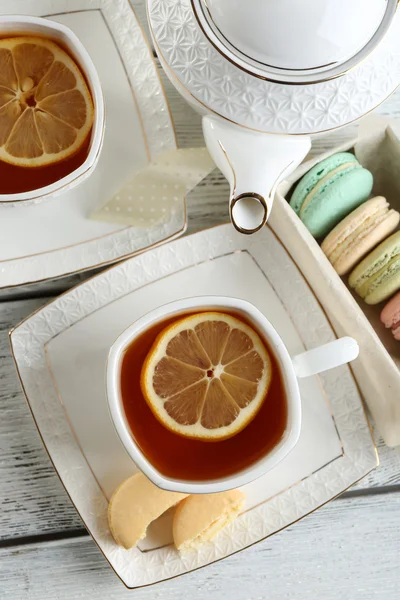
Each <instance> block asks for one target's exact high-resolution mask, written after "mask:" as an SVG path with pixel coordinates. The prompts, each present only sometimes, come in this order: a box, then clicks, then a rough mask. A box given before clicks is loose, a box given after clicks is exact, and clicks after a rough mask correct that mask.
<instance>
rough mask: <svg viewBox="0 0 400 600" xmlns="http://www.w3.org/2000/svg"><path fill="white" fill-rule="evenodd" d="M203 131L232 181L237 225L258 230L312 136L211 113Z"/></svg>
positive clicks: (231, 206) (231, 205)
mask: <svg viewBox="0 0 400 600" xmlns="http://www.w3.org/2000/svg"><path fill="white" fill-rule="evenodd" d="M203 133H204V139H205V141H206V144H207V148H208V150H209V152H210V154H211V156H212V158H213V160H214V162H215V164H216V165H217V167H218V168H219V169H220V170H221V171H222V173H223V174H224V175H225V177H226V178H227V180H228V182H229V184H230V202H229V212H230V217H231V221H232V223H233V225H234V227H235V228H236V229H237V230H238V231H239V232H240V233H246V234H251V233H255V232H256V231H258V230H259V229H261V227H263V226H264V225H265V223H266V222H267V219H268V218H269V215H270V213H271V209H272V202H273V198H274V194H275V190H276V188H277V186H278V184H279V183H280V182H281V181H282V180H283V179H284V178H285V177H287V176H288V175H289V174H290V173H292V171H294V169H295V168H296V167H297V166H298V165H299V164H300V163H301V161H302V160H303V158H304V157H305V156H306V154H307V153H308V151H309V150H310V148H311V139H310V137H308V136H290V135H275V134H269V133H262V132H258V131H254V130H251V129H245V128H244V127H241V126H240V125H235V124H232V123H230V122H229V121H226V120H224V119H221V118H219V117H216V116H209V115H207V116H205V117H203Z"/></svg>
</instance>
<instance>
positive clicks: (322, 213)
mask: <svg viewBox="0 0 400 600" xmlns="http://www.w3.org/2000/svg"><path fill="white" fill-rule="evenodd" d="M372 185H373V177H372V174H371V173H370V172H369V171H368V170H367V169H364V168H363V167H362V166H361V165H360V163H359V162H358V160H357V159H356V157H355V156H354V154H351V153H350V152H339V153H338V154H334V155H332V156H329V157H328V158H326V159H325V160H323V161H321V162H320V163H318V164H316V165H315V166H314V167H313V168H312V169H311V170H310V171H308V173H306V174H305V175H304V177H302V179H301V180H300V181H299V183H298V184H297V186H296V188H295V190H294V192H293V194H292V197H291V199H290V206H291V207H292V208H293V209H294V211H295V212H296V213H297V214H298V215H299V217H300V219H301V220H302V221H303V223H304V225H305V226H306V227H307V229H308V230H309V231H310V233H311V234H312V235H313V236H314V237H315V238H320V237H322V236H325V235H327V234H328V233H329V232H330V231H331V229H333V228H334V227H335V225H337V224H338V223H339V221H341V220H342V219H343V218H344V217H345V216H347V215H348V214H349V213H350V212H351V211H352V210H354V209H355V208H357V206H359V205H360V204H362V202H365V200H367V198H368V196H369V195H370V193H371V190H372Z"/></svg>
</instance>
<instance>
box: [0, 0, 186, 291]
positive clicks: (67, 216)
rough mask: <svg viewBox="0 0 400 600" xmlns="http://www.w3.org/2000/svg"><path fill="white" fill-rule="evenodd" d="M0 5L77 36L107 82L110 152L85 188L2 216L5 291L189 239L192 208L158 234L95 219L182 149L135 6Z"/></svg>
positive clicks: (46, 0)
mask: <svg viewBox="0 0 400 600" xmlns="http://www.w3.org/2000/svg"><path fill="white" fill-rule="evenodd" d="M15 4H16V3H15V0H0V12H1V13H2V14H7V13H10V14H15V13H16V12H19V13H23V14H31V15H37V16H48V17H49V18H51V19H52V20H54V21H57V22H59V23H62V24H64V25H67V26H68V27H70V28H71V29H72V30H73V31H74V32H75V33H76V34H77V36H78V37H79V38H80V40H81V41H82V43H83V44H84V46H85V47H86V49H87V50H88V52H89V54H90V55H91V57H92V59H93V62H94V64H95V66H96V68H97V70H98V72H99V76H100V80H101V84H102V88H103V93H104V98H105V104H106V126H105V136H104V145H103V148H102V151H101V155H100V159H99V163H98V165H97V167H96V170H95V172H94V173H93V174H92V175H91V177H89V178H88V179H87V180H86V181H85V182H84V183H82V184H81V185H80V186H78V187H76V188H74V189H73V190H70V191H69V192H66V193H65V194H62V195H61V196H60V197H57V198H54V199H50V200H48V201H44V202H42V203H41V204H39V205H32V206H11V207H6V206H3V207H0V213H1V219H0V240H1V244H0V288H6V287H11V286H17V285H22V284H26V283H32V282H37V281H41V280H44V279H48V278H54V277H59V276H61V275H66V274H70V273H76V272H78V271H84V270H85V269H91V268H95V267H98V266H100V265H105V264H108V263H112V262H115V261H117V260H120V259H122V258H126V257H127V256H131V255H132V254H134V253H136V252H138V251H141V250H143V249H145V248H148V247H152V246H154V245H156V244H158V243H160V242H163V241H165V240H167V239H169V238H172V237H175V236H177V235H179V234H180V233H182V232H183V231H184V229H185V227H186V214H185V204H184V202H182V203H181V204H180V205H179V206H176V207H174V208H175V213H174V214H173V215H172V216H171V218H170V219H169V220H168V222H167V221H165V222H163V221H160V222H158V223H155V224H154V226H152V227H150V228H149V227H146V228H139V227H123V226H121V225H117V224H113V223H106V222H101V221H95V220H91V219H89V218H88V216H89V215H90V214H91V213H92V212H93V211H94V210H95V209H97V208H100V207H101V206H102V205H103V204H105V203H106V202H107V201H108V200H110V199H111V198H112V196H113V195H114V194H115V193H116V192H117V191H118V190H119V189H120V188H121V187H122V186H123V184H124V183H125V181H126V180H127V179H129V178H130V177H131V176H132V175H133V174H134V173H135V171H137V170H139V169H141V168H142V167H144V166H145V165H146V164H147V163H148V162H149V161H151V160H152V159H153V158H155V157H156V156H157V155H158V154H160V153H161V152H164V151H166V150H171V149H175V148H176V140H175V133H174V129H173V125H172V121H171V117H170V114H169V108H168V104H167V100H166V98H165V94H164V90H163V88H162V84H161V81H160V79H159V75H158V72H157V66H156V64H155V62H154V59H153V55H152V52H151V49H150V47H149V46H148V43H147V40H146V38H145V35H144V33H143V31H142V29H141V27H140V25H139V23H138V21H137V19H136V16H135V14H134V12H133V10H132V7H131V5H130V4H129V1H128V0H119V1H118V3H115V2H111V1H110V0H21V1H20V2H18V6H17V7H16V6H15Z"/></svg>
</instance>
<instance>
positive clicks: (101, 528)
mask: <svg viewBox="0 0 400 600" xmlns="http://www.w3.org/2000/svg"><path fill="white" fill-rule="evenodd" d="M200 294H206V295H212V294H216V295H225V296H229V295H231V296H236V297H240V298H243V299H245V300H249V301H250V302H252V303H253V304H254V305H255V306H257V307H258V308H259V309H260V310H261V311H262V312H264V313H265V315H266V316H267V317H268V318H269V319H270V321H271V322H272V323H273V325H274V326H275V327H276V329H277V330H278V332H279V334H280V335H281V336H282V338H283V340H284V342H285V343H286V345H287V347H288V349H289V352H290V353H291V354H295V353H298V352H301V351H303V350H304V349H309V348H313V347H315V346H317V345H319V344H323V343H326V342H328V341H330V340H333V339H334V338H335V334H334V332H333V331H332V328H331V326H330V324H329V322H328V321H327V318H326V316H325V314H324V312H323V310H322V308H321V306H320V305H319V303H318V302H317V300H316V298H315V297H314V295H313V293H312V292H311V290H310V288H309V286H308V284H307V283H306V281H305V280H304V279H303V277H302V275H301V274H300V272H299V271H298V269H297V267H296V265H295V264H294V263H293V261H292V260H291V258H290V257H289V255H288V254H287V252H286V250H285V249H284V247H283V246H282V244H281V242H280V241H279V240H278V239H277V238H276V236H275V235H274V233H273V232H272V231H271V230H270V229H269V228H264V230H263V231H261V232H260V233H259V234H257V235H256V236H252V237H250V238H249V237H247V236H243V235H240V234H238V233H236V232H235V231H234V229H233V228H232V227H231V225H223V226H220V227H216V228H213V229H210V230H207V231H204V232H201V233H197V234H195V235H192V236H189V237H187V238H185V239H182V240H180V241H176V242H171V243H169V244H166V245H164V246H162V247H160V248H158V249H154V250H151V251H148V252H145V253H144V254H142V255H140V256H138V257H135V258H132V259H130V260H128V261H125V262H124V263H122V264H120V265H117V266H114V267H112V268H111V269H109V270H108V271H106V272H104V273H102V274H100V275H98V276H96V277H94V278H92V279H90V280H89V281H86V282H85V283H83V284H81V285H79V286H78V287H76V288H75V289H74V290H72V291H70V292H67V293H66V294H64V295H63V296H60V297H59V298H57V299H56V300H54V301H53V302H51V303H50V304H49V305H47V306H46V307H44V308H42V309H40V310H39V311H38V312H36V313H35V314H33V315H32V316H31V317H29V318H28V319H27V320H25V321H24V322H23V323H21V324H20V325H19V326H18V327H17V328H16V329H15V330H14V331H13V332H12V333H11V344H12V349H13V353H14V358H15V361H16V364H17V368H18V371H19V375H20V378H21V382H22V385H23V387H24V390H25V394H26V396H27V399H28V402H29V404H30V407H31V409H32V412H33V415H34V417H35V420H36V423H37V426H38V428H39V431H40V433H41V435H42V438H43V441H44V443H45V445H46V447H47V450H48V452H49V454H50V456H51V459H52V461H53V463H54V466H55V468H56V470H57V472H58V474H59V476H60V478H61V480H62V481H63V483H64V486H65V488H66V490H67V491H68V493H69V495H70V497H71V499H72V501H73V502H74V504H75V506H76V508H77V510H78V512H79V514H80V515H81V517H82V519H83V520H84V522H85V524H86V526H87V528H88V529H89V531H90V533H91V534H92V536H93V538H94V539H95V541H96V542H97V544H98V545H99V547H100V549H101V550H102V552H103V553H104V555H105V556H106V558H107V559H108V561H109V562H110V564H111V566H112V567H113V568H114V570H115V571H116V573H117V574H118V575H119V576H120V578H121V579H122V581H123V582H124V583H125V584H126V585H127V586H128V587H137V586H141V585H147V584H150V583H154V582H156V581H160V580H162V579H167V578H169V577H173V576H176V575H179V574H181V573H184V572H186V571H190V570H192V569H196V568H198V567H200V566H203V565H205V564H208V563H210V562H213V561H214V560H217V559H220V558H223V557H224V556H227V555H229V554H231V553H233V552H236V551H238V550H241V549H243V548H245V547H247V546H249V545H251V544H253V543H255V542H257V541H260V540H261V539H263V538H265V537H267V536H269V535H271V534H273V533H275V532H276V531H279V530H280V529H282V528H284V527H287V526H288V525H290V524H291V523H293V522H295V521H297V520H298V519H300V518H302V517H303V516H305V515H306V514H308V513H310V512H312V511H314V510H315V509H317V508H318V507H319V506H321V505H323V504H325V503H326V502H328V501H329V500H331V499H332V498H334V497H335V496H336V495H338V494H340V493H341V492H343V491H344V490H345V489H347V488H348V487H349V486H351V485H352V484H354V483H355V482H356V481H358V480H359V479H360V478H362V477H363V476H364V475H366V474H367V473H368V472H370V471H371V470H372V469H373V468H374V467H375V466H376V465H377V454H376V449H375V445H374V443H373V440H372V438H371V434H370V430H369V426H368V422H367V419H366V417H365V413H364V409H363V406H362V401H361V398H360V396H359V393H358V390H357V386H356V384H355V382H354V380H353V377H352V375H351V372H350V369H349V368H348V366H343V367H340V368H338V369H335V370H332V371H329V372H327V373H325V374H323V375H322V376H320V377H319V378H318V377H312V378H308V379H306V380H302V381H301V396H302V410H303V423H302V431H301V436H300V440H299V442H298V444H297V446H296V448H295V449H294V450H293V451H292V453H291V454H290V455H289V456H288V457H287V458H286V459H285V460H284V461H283V462H282V463H281V464H280V465H279V466H278V467H276V468H275V469H273V470H272V471H270V472H269V473H268V474H267V475H265V476H264V477H262V478H260V479H259V480H257V481H256V482H253V483H252V484H250V485H247V486H245V488H244V491H245V492H246V494H247V503H246V507H245V511H244V512H243V514H242V515H240V517H239V518H238V519H237V520H236V521H235V522H234V523H233V524H232V525H231V526H229V527H228V528H227V529H226V530H224V531H223V532H222V533H220V534H219V535H218V536H217V537H216V538H215V540H214V541H213V542H210V543H207V544H205V545H204V546H203V547H202V548H201V549H200V550H199V551H198V552H191V553H188V554H186V555H184V556H180V555H179V554H178V552H177V551H176V550H175V549H174V547H173V546H172V545H171V544H170V542H171V524H170V514H167V515H165V516H164V517H163V518H161V519H160V520H159V521H157V522H155V523H154V524H153V525H152V526H151V528H150V530H149V534H148V536H147V537H146V539H145V540H144V541H143V542H142V543H141V545H140V548H133V549H132V550H124V549H123V548H120V547H118V546H117V545H116V544H115V543H114V541H113V539H112V537H111V535H110V533H109V530H108V525H107V500H108V499H109V498H110V496H111V494H112V492H113V490H114V489H115V487H116V486H117V485H118V484H119V483H120V482H121V481H122V480H123V479H124V478H126V477H128V476H129V475H130V474H132V473H133V472H134V471H135V465H134V464H133V462H132V461H131V459H130V458H129V456H128V455H127V453H126V452H125V450H124V448H123V446H122V445H121V442H120V441H119V438H118V437H117V435H116V433H115V431H114V428H113V425H112V423H111V419H110V416H109V413H108V407H107V402H106V395H105V381H104V379H105V368H106V358H107V353H108V350H109V347H110V346H111V344H112V343H113V341H114V340H115V339H116V337H117V336H118V335H119V334H120V333H121V332H122V331H123V330H124V329H125V328H126V327H127V326H128V325H129V324H130V323H131V322H132V321H134V320H135V319H137V318H138V317H140V316H142V315H143V314H145V313H146V312H148V311H149V310H151V309H152V308H154V307H156V306H160V305H161V304H164V303H165V302H169V301H171V300H175V299H178V298H183V297H189V296H194V295H200Z"/></svg>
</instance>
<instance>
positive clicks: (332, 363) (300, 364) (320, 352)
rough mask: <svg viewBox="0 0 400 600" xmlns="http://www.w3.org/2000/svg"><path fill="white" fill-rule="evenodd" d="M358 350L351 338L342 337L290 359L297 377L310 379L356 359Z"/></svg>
mask: <svg viewBox="0 0 400 600" xmlns="http://www.w3.org/2000/svg"><path fill="white" fill-rule="evenodd" d="M359 351H360V349H359V346H358V344H357V342H356V340H354V339H353V338H351V337H342V338H339V339H338V340H335V341H333V342H329V343H328V344H324V345H323V346H318V348H314V349H313V350H308V351H307V352H302V353H301V354H297V355H296V356H294V357H293V358H292V362H293V367H294V370H295V373H296V375H297V377H310V375H316V374H317V373H322V372H323V371H328V370H329V369H334V368H335V367H339V366H340V365H344V364H346V363H348V362H350V361H352V360H354V359H355V358H357V356H358V353H359Z"/></svg>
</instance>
